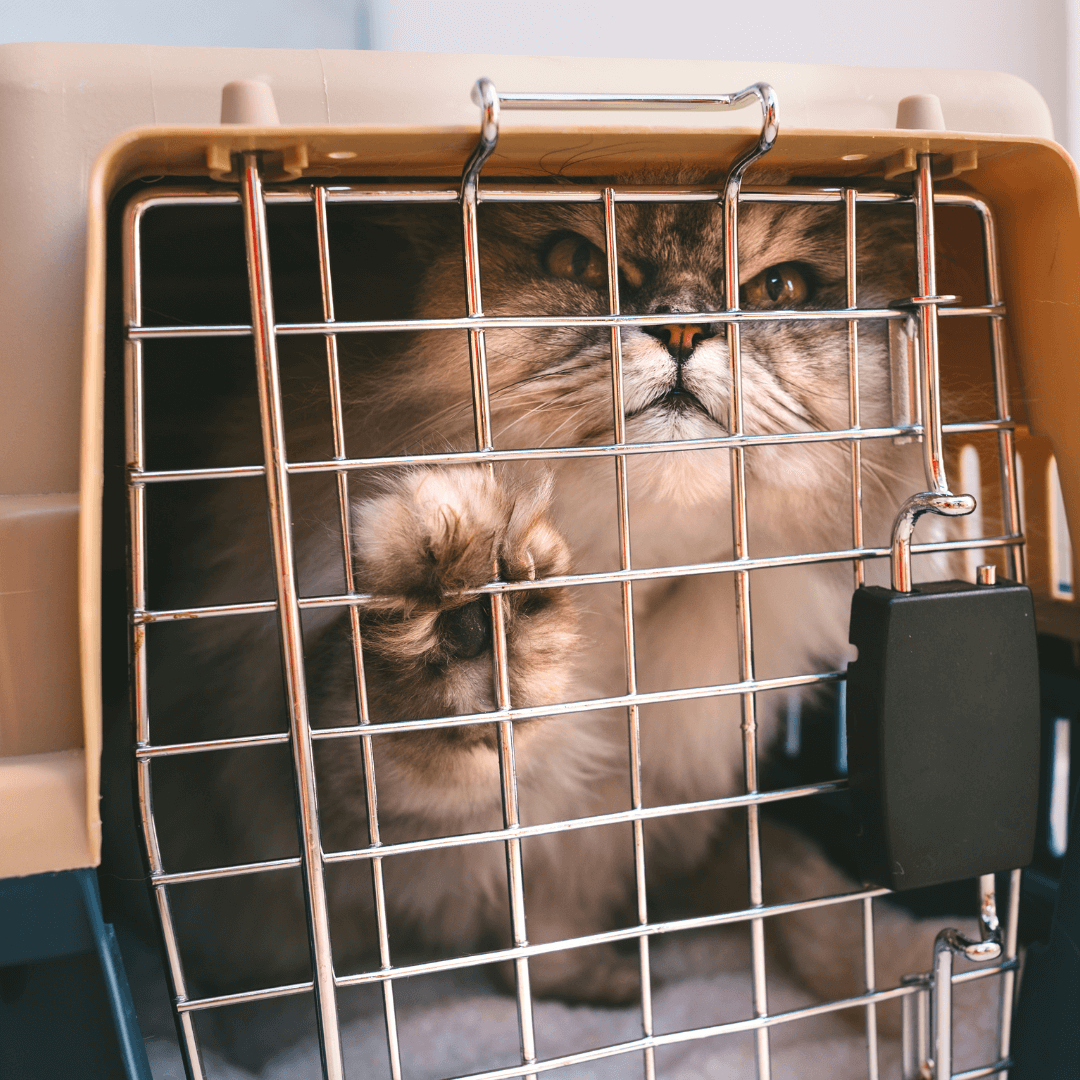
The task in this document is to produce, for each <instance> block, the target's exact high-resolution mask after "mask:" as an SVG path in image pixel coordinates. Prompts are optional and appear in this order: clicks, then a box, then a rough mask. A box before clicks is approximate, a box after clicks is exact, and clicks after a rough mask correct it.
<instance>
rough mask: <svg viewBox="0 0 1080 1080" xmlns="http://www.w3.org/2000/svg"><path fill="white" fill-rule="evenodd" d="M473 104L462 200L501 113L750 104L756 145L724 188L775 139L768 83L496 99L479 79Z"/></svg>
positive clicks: (715, 108) (712, 108)
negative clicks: (476, 137)
mask: <svg viewBox="0 0 1080 1080" xmlns="http://www.w3.org/2000/svg"><path fill="white" fill-rule="evenodd" d="M471 97H472V101H473V104H475V105H479V106H480V141H479V143H478V144H477V146H476V149H475V150H474V151H473V153H472V156H471V157H470V158H469V161H468V164H467V165H466V166H465V173H464V176H463V177H462V196H463V197H465V193H466V191H467V190H468V189H469V188H470V187H471V188H472V190H473V192H475V189H476V181H477V179H478V178H479V176H480V170H481V169H482V168H483V167H484V162H485V161H487V159H488V158H489V157H491V155H492V153H493V151H494V150H495V145H496V143H497V142H498V140H499V114H500V112H501V110H502V109H569V110H584V109H601V110H602V109H619V110H628V109H629V110H666V111H673V110H691V111H698V112H727V111H729V110H733V109H743V108H745V107H746V106H747V105H750V104H752V103H753V102H755V101H756V102H758V103H759V104H760V106H761V132H760V134H759V135H758V139H757V143H756V144H755V145H754V146H753V147H751V148H750V149H749V150H748V151H747V152H746V153H744V154H743V155H741V156H740V157H739V158H738V159H737V160H736V161H735V164H734V165H733V166H732V167H731V170H730V171H729V173H728V184H729V185H730V184H731V183H732V181H733V180H734V181H735V182H736V184H737V183H738V182H739V181H741V180H742V174H743V173H744V172H745V171H746V167H747V166H748V165H749V164H750V163H751V162H752V161H755V160H756V159H757V158H759V157H761V155H762V154H766V153H768V152H769V150H771V149H772V146H773V143H775V142H776V137H777V136H778V135H779V134H780V121H779V114H778V111H777V103H776V92H775V91H774V90H773V88H772V87H771V86H770V85H769V84H768V83H763V82H762V83H753V84H752V85H750V86H747V87H744V88H743V89H742V90H739V91H737V92H736V93H733V94H556V93H550V94H549V93H500V92H499V91H498V90H496V89H495V84H494V83H493V82H492V81H491V80H490V79H478V80H477V81H476V85H475V86H473V88H472V94H471Z"/></svg>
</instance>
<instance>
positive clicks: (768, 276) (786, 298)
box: [739, 263, 813, 308]
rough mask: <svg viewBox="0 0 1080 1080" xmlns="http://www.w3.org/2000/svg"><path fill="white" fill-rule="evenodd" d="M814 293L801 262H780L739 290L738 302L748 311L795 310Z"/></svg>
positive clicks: (763, 271)
mask: <svg viewBox="0 0 1080 1080" xmlns="http://www.w3.org/2000/svg"><path fill="white" fill-rule="evenodd" d="M812 291H813V290H812V289H811V287H810V280H809V274H808V273H807V272H806V271H805V270H804V269H803V268H802V267H801V266H799V264H798V263H777V264H776V265H775V266H770V267H768V269H766V270H762V271H761V273H760V274H758V275H757V276H756V277H752V278H751V279H750V280H749V281H748V282H746V284H745V285H743V286H742V287H741V288H740V289H739V302H740V303H741V304H742V306H743V307H748V308H769V307H794V306H796V305H797V304H802V303H804V302H805V301H806V300H808V299H809V298H810V294H811V292H812Z"/></svg>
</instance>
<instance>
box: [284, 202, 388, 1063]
mask: <svg viewBox="0 0 1080 1080" xmlns="http://www.w3.org/2000/svg"><path fill="white" fill-rule="evenodd" d="M313 194H314V198H315V226H316V231H317V235H318V241H319V281H320V288H321V293H322V305H323V318H324V319H325V320H326V321H327V322H333V321H334V282H333V277H332V275H331V273H330V231H329V228H328V227H327V222H326V189H325V188H315V189H314V192H313ZM326 365H327V381H328V383H329V389H330V418H331V424H332V425H333V429H334V457H335V458H336V459H338V460H341V461H345V460H346V457H347V455H346V453H345V420H344V411H343V408H342V403H341V371H340V367H339V364H338V351H337V336H336V335H334V334H328V335H327V337H326ZM337 494H338V518H339V521H340V525H341V546H342V552H341V561H342V569H343V571H344V575H345V588H346V590H347V591H348V592H350V593H352V592H355V591H356V583H355V580H354V576H353V561H352V539H351V537H352V526H351V522H350V510H349V507H350V505H351V504H350V502H349V473H348V470H347V469H344V468H342V469H341V470H339V472H338V474H337ZM348 610H349V636H350V640H351V641H352V660H353V672H354V675H355V679H356V685H355V691H356V708H357V717H358V720H359V722H360V724H361V725H367V724H370V723H371V716H370V713H369V711H368V700H367V681H366V679H365V678H364V653H363V648H362V645H361V639H360V609H359V607H357V606H356V605H350V607H349V609H348ZM360 752H361V754H362V757H363V767H364V796H365V800H366V803H367V822H368V843H369V844H370V845H371V847H372V849H378V848H379V847H380V846H381V844H382V840H381V837H380V835H379V833H380V830H379V798H378V794H377V790H376V787H375V755H374V751H373V748H372V745H371V740H370V739H361V740H360ZM276 861H279V862H284V861H286V860H276ZM287 861H289V862H292V860H287ZM297 861H299V860H297ZM371 888H372V892H373V894H374V899H375V928H376V933H377V935H378V941H379V964H380V966H381V967H382V969H383V970H384V971H388V970H389V969H390V968H391V967H392V966H393V965H392V962H391V959H390V927H389V923H388V920H387V913H386V884H385V882H384V880H383V861H382V856H381V855H373V856H372V858H371ZM382 992H383V1020H384V1022H385V1025H386V1049H387V1055H388V1057H389V1063H390V1077H391V1080H401V1046H400V1040H399V1038H398V1030H397V1009H396V1007H395V1003H394V984H393V982H392V981H391V980H390V979H389V978H386V979H383V981H382Z"/></svg>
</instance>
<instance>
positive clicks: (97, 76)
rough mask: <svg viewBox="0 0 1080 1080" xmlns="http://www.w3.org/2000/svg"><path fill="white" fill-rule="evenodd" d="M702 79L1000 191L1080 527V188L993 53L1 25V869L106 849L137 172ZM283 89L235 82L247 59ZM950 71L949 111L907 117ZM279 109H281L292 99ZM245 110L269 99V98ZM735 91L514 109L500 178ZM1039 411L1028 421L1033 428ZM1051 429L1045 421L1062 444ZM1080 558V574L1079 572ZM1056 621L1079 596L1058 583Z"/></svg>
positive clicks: (421, 130) (414, 144) (292, 156)
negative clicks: (104, 609)
mask: <svg viewBox="0 0 1080 1080" xmlns="http://www.w3.org/2000/svg"><path fill="white" fill-rule="evenodd" d="M481 75H483V76H488V77H490V78H491V79H492V80H493V81H494V83H495V85H496V86H498V87H499V88H500V89H503V90H518V91H526V90H527V91H544V92H558V91H564V92H577V93H585V94H590V93H636V94H648V93H654V94H659V93H663V94H692V93H718V92H722V91H732V90H736V89H738V88H740V87H743V86H746V85H748V84H752V83H756V82H759V81H764V82H768V83H770V84H771V85H772V86H773V87H774V88H775V90H776V94H777V97H778V99H779V101H780V102H781V107H782V112H781V136H780V139H779V141H778V142H777V144H776V146H775V148H774V149H773V150H772V151H771V153H770V155H769V158H768V165H769V168H770V169H776V170H777V171H778V172H780V173H783V174H786V175H788V176H791V177H830V178H844V177H853V178H855V177H860V178H861V177H878V178H881V177H885V178H891V177H894V176H897V175H901V174H903V173H905V172H910V171H912V170H913V169H915V167H916V155H917V154H920V153H932V154H934V155H940V157H939V158H937V159H936V160H938V161H940V162H942V166H941V168H940V169H939V170H938V171H939V176H938V181H937V185H936V188H937V190H938V191H943V192H949V191H956V192H963V193H967V194H974V195H976V196H978V198H980V199H981V200H983V201H984V202H985V203H986V204H987V205H988V206H989V207H990V209H991V210H992V212H993V215H994V218H995V221H996V228H997V240H998V246H999V253H1000V264H1001V268H1002V274H1003V277H1002V289H1003V299H1004V303H1005V305H1006V308H1007V311H1008V323H1007V326H1008V333H1009V341H1008V344H1009V350H1008V351H1009V358H1010V362H1011V363H1012V364H1013V365H1014V366H1015V370H1017V371H1018V372H1019V375H1020V382H1021V386H1022V397H1021V396H1020V395H1019V394H1017V395H1015V397H1016V400H1015V402H1014V404H1013V408H1014V414H1015V415H1016V416H1017V422H1018V426H1017V432H1016V437H1017V441H1018V446H1019V450H1020V454H1021V458H1022V459H1023V460H1025V461H1027V462H1029V463H1030V467H1029V470H1028V471H1029V474H1030V475H1031V476H1035V475H1037V470H1038V469H1042V470H1044V471H1045V468H1046V464H1047V461H1048V459H1049V456H1050V454H1051V453H1052V454H1053V455H1054V456H1055V457H1056V460H1057V465H1058V470H1059V474H1060V482H1061V488H1062V491H1063V494H1064V503H1065V506H1066V508H1067V513H1068V517H1069V519H1070V520H1071V521H1072V523H1073V525H1074V529H1073V535H1080V367H1078V363H1077V353H1078V351H1080V194H1078V187H1077V181H1078V176H1077V172H1076V168H1075V166H1074V165H1073V163H1072V161H1071V160H1070V158H1069V157H1068V155H1067V154H1066V153H1065V151H1064V150H1063V149H1062V148H1061V147H1060V146H1059V145H1058V144H1056V143H1055V142H1053V141H1052V138H1051V136H1052V132H1051V129H1050V119H1049V113H1048V110H1047V108H1046V106H1045V104H1044V103H1043V101H1042V100H1041V99H1040V98H1039V96H1038V95H1037V93H1036V92H1035V91H1034V90H1033V89H1032V88H1031V87H1030V86H1028V85H1027V84H1025V83H1023V82H1022V81H1020V80H1019V79H1016V78H1014V77H1012V76H1007V75H998V74H990V73H985V72H943V71H925V70H903V69H892V70H877V69H862V68H822V67H803V66H796V65H784V64H759V63H754V64H742V63H740V64H736V63H716V64H709V63H679V64H673V63H668V62H659V61H619V60H588V61H586V60H568V59H537V58H522V57H492V56H449V55H431V56H421V55H399V54H388V53H367V52H323V51H295V52H292V51H283V50H265V51H264V50H241V49H179V48H177V49H169V48H158V47H146V48H143V47H134V46H74V45H71V46H69V45H8V46H4V47H2V48H0V131H2V133H3V141H2V145H3V146H4V150H5V168H4V170H3V172H2V175H0V235H2V236H3V244H2V245H0V266H2V274H3V283H4V284H3V289H2V290H0V331H2V341H3V349H2V351H0V387H2V390H0V440H2V448H0V878H2V877H10V876H17V875H27V874H35V873H41V872H45V871H55V870H65V869H72V868H76V867H85V866H94V865H96V864H97V863H98V861H99V859H100V848H101V826H100V816H99V812H98V802H99V760H100V751H101V692H100V581H101V492H102V456H103V437H102V432H103V400H104V398H103V381H104V375H103V373H104V329H105V258H106V240H107V236H106V221H107V215H108V209H109V205H110V200H111V199H112V198H113V196H114V195H115V193H117V192H118V191H119V190H120V189H121V188H122V187H123V186H124V185H125V184H127V183H129V182H130V181H132V180H135V179H137V178H146V177H151V176H203V177H211V178H215V179H218V178H221V177H222V176H223V175H225V174H227V173H229V171H230V169H231V168H232V163H233V155H234V154H236V153H237V152H240V151H245V150H259V151H263V152H264V154H265V160H266V161H267V162H268V163H270V165H271V168H272V170H273V172H272V174H271V175H270V176H269V177H268V179H271V180H272V179H274V178H275V175H276V177H277V178H278V179H286V178H287V179H291V180H299V179H301V178H333V177H338V176H340V177H380V176H396V177H403V176H405V177H443V178H446V179H447V180H450V181H455V180H456V178H458V177H459V176H460V175H461V171H462V167H463V165H464V163H465V161H466V160H467V158H468V156H469V154H470V153H471V151H472V150H473V148H474V146H475V145H476V140H477V128H478V125H477V112H476V107H475V105H474V104H472V103H471V102H470V98H469V91H470V88H471V87H472V86H473V84H474V82H475V80H476V79H477V77H478V76H481ZM245 79H246V80H254V81H255V82H257V83H259V84H263V85H265V86H268V87H269V88H270V91H272V97H271V96H270V95H269V94H267V95H264V96H263V99H262V105H261V109H262V111H261V113H260V111H259V110H260V101H259V94H260V93H261V91H260V90H259V89H258V87H256V88H255V91H254V96H251V97H249V98H244V97H243V96H242V95H241V98H239V99H236V100H235V101H233V102H232V104H229V103H227V105H226V109H227V111H228V110H230V109H231V110H232V112H231V113H229V115H230V117H231V118H232V119H234V120H244V119H245V118H247V119H251V118H260V117H261V119H262V120H263V121H264V125H263V126H256V125H252V124H247V123H229V124H221V123H220V122H219V120H220V117H221V110H222V89H223V87H224V86H225V85H226V84H227V83H230V82H233V81H234V80H245ZM930 94H932V95H936V96H937V98H939V99H940V102H941V107H942V112H943V114H944V118H945V123H946V124H947V125H948V130H947V131H936V130H919V129H910V128H909V129H903V130H898V129H897V127H896V126H895V125H896V117H897V106H898V103H899V102H900V100H901V99H903V98H905V97H908V96H909V95H930ZM275 107H276V115H277V119H278V120H279V123H276V124H275V123H272V122H271V123H265V121H272V120H273V119H274V109H275ZM244 109H249V110H251V111H249V112H248V113H247V114H245V113H244ZM753 112H754V111H753V110H748V111H747V112H742V113H740V112H734V113H723V112H720V113H692V114H691V113H686V114H680V113H677V112H663V113H641V112H636V113H632V112H612V111H607V112H595V113H589V112H578V113H575V114H573V115H568V114H567V113H559V112H553V111H531V112H529V113H507V114H505V115H504V117H503V120H502V127H501V133H500V138H499V143H498V148H497V150H496V152H495V154H494V156H493V157H492V158H491V160H490V161H489V162H488V163H487V165H486V166H485V171H484V177H485V178H493V177H498V176H500V175H502V176H509V175H513V176H517V177H521V176H545V175H550V174H552V173H554V172H559V173H562V174H564V175H568V176H575V175H601V174H608V175H610V174H612V173H616V172H625V171H627V170H630V169H632V168H634V167H635V166H638V165H641V164H643V163H647V162H649V161H656V160H660V159H664V158H667V159H672V158H677V159H678V160H680V161H682V162H686V163H689V164H695V163H696V164H701V165H710V166H713V167H714V168H715V167H716V166H717V165H718V164H719V165H722V164H724V163H726V162H728V161H730V160H732V159H733V158H734V157H735V156H736V154H737V153H739V152H740V151H741V150H743V149H745V147H746V146H747V145H748V143H749V142H750V141H752V140H753V139H754V138H755V137H756V136H757V132H758V117H757V116H756V115H754V114H753ZM1025 425H1026V426H1025ZM1047 440H1049V441H1047ZM1026 510H1027V520H1026V525H1027V529H1028V563H1029V571H1030V572H1029V580H1030V582H1031V584H1032V585H1033V587H1034V589H1035V591H1036V593H1037V594H1040V595H1043V596H1047V597H1048V596H1049V595H1050V593H1051V591H1052V588H1051V579H1050V570H1049V568H1048V567H1049V556H1048V555H1047V552H1046V548H1047V519H1048V516H1049V514H1050V512H1051V511H1050V510H1049V508H1048V497H1047V495H1046V494H1045V493H1044V492H1043V490H1042V486H1041V485H1039V484H1037V483H1034V482H1032V483H1030V484H1029V486H1028V498H1027V503H1026ZM1073 580H1077V578H1076V575H1075V574H1074V575H1073ZM1040 610H1041V611H1042V613H1043V617H1045V618H1046V619H1047V620H1050V621H1053V620H1056V621H1057V624H1058V625H1060V624H1061V623H1062V622H1063V621H1072V622H1075V618H1074V616H1075V609H1073V608H1071V607H1070V608H1067V609H1066V608H1064V607H1063V606H1061V605H1058V606H1056V607H1052V606H1049V605H1044V606H1043V607H1042V608H1041V609H1040Z"/></svg>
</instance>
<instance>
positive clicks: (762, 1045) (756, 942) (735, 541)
mask: <svg viewBox="0 0 1080 1080" xmlns="http://www.w3.org/2000/svg"><path fill="white" fill-rule="evenodd" d="M769 94H770V95H771V90H770V91H769ZM762 108H763V111H764V113H765V118H764V124H763V125H762V131H761V137H760V139H759V141H758V145H757V146H756V147H755V148H753V149H752V150H749V151H747V152H746V153H745V154H743V155H742V156H741V157H739V158H738V159H737V160H736V161H735V163H734V164H733V165H732V167H731V170H730V171H729V172H728V175H727V179H726V181H725V183H724V190H723V200H722V204H721V205H722V211H723V224H724V233H723V236H724V304H725V305H726V307H727V309H728V310H729V311H732V312H735V311H738V310H739V189H740V188H741V187H742V180H743V175H744V174H745V172H746V169H747V168H748V167H749V166H750V165H751V164H752V163H753V162H754V161H756V160H757V159H758V158H760V157H761V156H762V155H763V154H766V153H768V151H769V150H771V149H772V146H773V143H774V142H775V141H776V136H777V135H778V134H779V124H778V121H777V116H776V102H775V99H772V98H771V96H770V98H768V99H765V98H763V99H762ZM683 317H685V316H683ZM740 334H741V327H740V324H739V323H738V322H731V321H729V322H728V323H727V343H728V363H729V364H730V365H731V391H730V394H729V407H728V423H727V428H728V431H729V432H730V433H731V434H732V435H742V434H744V423H743V381H742V346H741V336H740ZM729 453H730V460H731V533H732V553H733V555H734V561H735V562H736V563H743V562H744V561H745V560H746V559H748V558H749V540H748V529H747V515H746V459H745V453H746V451H745V449H744V448H743V447H742V446H733V447H732V448H731V450H730V451H729ZM734 583H735V623H736V637H737V639H738V643H739V678H740V680H741V681H743V682H752V681H753V680H754V628H753V616H752V612H751V605H750V571H749V570H747V569H742V568H740V569H737V570H735V572H734ZM740 702H741V705H742V737H743V771H744V776H745V783H746V792H747V794H748V795H749V794H755V793H756V792H757V790H758V761H757V754H758V747H757V699H756V697H755V696H754V694H753V693H744V694H742V695H741V696H740ZM746 842H747V868H748V875H747V876H748V879H749V880H748V890H749V897H750V904H751V905H752V906H753V907H755V908H760V907H763V906H764V903H765V899H764V888H763V880H762V873H761V824H760V819H759V817H758V806H757V803H751V804H750V805H748V806H747V808H746ZM750 952H751V963H752V966H753V1008H754V1014H755V1015H756V1016H758V1017H765V1016H767V1015H768V1013H769V997H768V986H767V980H766V972H765V923H764V921H763V920H762V919H760V918H759V919H754V920H752V921H751V923H750ZM754 1051H755V1057H756V1061H757V1075H758V1080H769V1078H770V1077H771V1075H772V1058H771V1054H770V1050H769V1029H768V1027H766V1026H764V1025H762V1026H760V1027H758V1028H757V1029H756V1034H755V1041H754Z"/></svg>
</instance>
